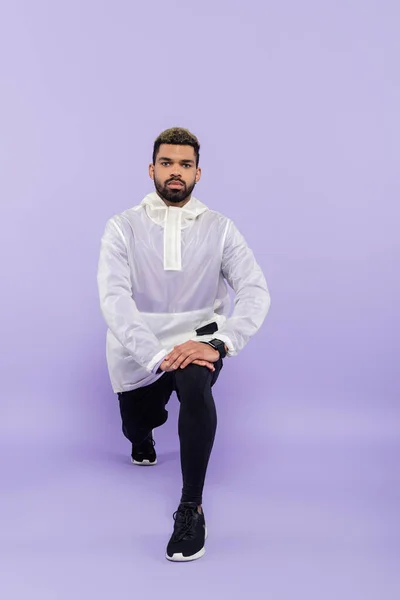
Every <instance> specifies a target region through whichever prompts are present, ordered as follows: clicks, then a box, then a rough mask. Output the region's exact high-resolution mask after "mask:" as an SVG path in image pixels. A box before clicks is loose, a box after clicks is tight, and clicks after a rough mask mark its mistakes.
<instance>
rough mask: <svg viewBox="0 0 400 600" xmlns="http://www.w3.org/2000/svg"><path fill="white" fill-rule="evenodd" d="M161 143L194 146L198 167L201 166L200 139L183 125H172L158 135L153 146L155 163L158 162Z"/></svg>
mask: <svg viewBox="0 0 400 600" xmlns="http://www.w3.org/2000/svg"><path fill="white" fill-rule="evenodd" d="M161 144H171V145H174V146H192V148H194V153H195V155H196V167H198V166H199V160H200V144H199V140H198V139H197V137H196V136H195V135H193V133H190V131H189V130H188V129H184V128H183V127H171V128H170V129H166V130H165V131H163V132H162V133H160V135H159V136H158V137H157V139H156V140H155V142H154V148H153V165H154V164H155V162H156V157H157V153H158V150H159V148H160V146H161Z"/></svg>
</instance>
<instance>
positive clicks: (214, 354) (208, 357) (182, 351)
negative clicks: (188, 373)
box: [160, 340, 219, 371]
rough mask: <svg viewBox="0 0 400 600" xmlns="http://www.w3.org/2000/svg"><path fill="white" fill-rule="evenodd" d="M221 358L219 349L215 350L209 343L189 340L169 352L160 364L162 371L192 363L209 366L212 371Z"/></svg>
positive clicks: (182, 367)
mask: <svg viewBox="0 0 400 600" xmlns="http://www.w3.org/2000/svg"><path fill="white" fill-rule="evenodd" d="M217 360H219V352H218V350H214V348H212V347H211V346H210V345H209V344H205V343H203V342H195V341H193V340H189V341H188V342H185V343H184V344H179V346H175V348H174V349H173V350H171V352H170V353H169V354H167V355H166V357H165V358H164V360H163V362H162V363H161V365H160V369H161V370H162V371H175V370H176V369H184V368H185V367H187V366H188V365H189V364H190V363H193V364H194V365H200V366H202V367H207V368H208V369H210V371H215V367H214V364H213V363H215V362H217Z"/></svg>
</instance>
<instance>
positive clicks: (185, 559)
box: [165, 527, 207, 562]
mask: <svg viewBox="0 0 400 600" xmlns="http://www.w3.org/2000/svg"><path fill="white" fill-rule="evenodd" d="M205 529H206V532H205V538H204V541H205V540H206V539H207V527H206V528H205ZM205 553H206V549H205V547H204V546H203V548H202V549H201V550H199V551H198V552H196V554H192V556H183V554H182V552H178V553H175V554H173V555H172V556H168V554H166V555H165V558H166V559H167V560H170V561H171V562H189V561H191V560H197V559H198V558H201V557H202V556H204V554H205Z"/></svg>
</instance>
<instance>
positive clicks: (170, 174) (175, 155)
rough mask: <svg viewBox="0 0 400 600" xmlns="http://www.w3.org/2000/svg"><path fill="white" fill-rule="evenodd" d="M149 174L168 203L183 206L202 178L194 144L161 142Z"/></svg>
mask: <svg viewBox="0 0 400 600" xmlns="http://www.w3.org/2000/svg"><path fill="white" fill-rule="evenodd" d="M149 174H150V177H151V178H152V179H153V181H154V185H155V187H156V190H157V192H158V194H159V195H160V196H161V197H162V198H163V199H164V200H165V201H166V203H167V204H170V205H173V206H183V205H184V204H186V202H188V201H189V200H190V195H191V193H192V191H193V189H194V186H195V185H196V183H197V182H198V181H199V180H200V177H201V169H199V168H196V154H195V151H194V148H192V146H175V145H173V144H161V146H160V148H159V150H158V153H157V156H156V159H155V164H154V165H150V166H149Z"/></svg>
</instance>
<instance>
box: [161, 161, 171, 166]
mask: <svg viewBox="0 0 400 600" xmlns="http://www.w3.org/2000/svg"><path fill="white" fill-rule="evenodd" d="M161 164H162V166H163V167H166V166H167V165H169V164H170V163H169V162H167V161H164V162H162V163H161Z"/></svg>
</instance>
